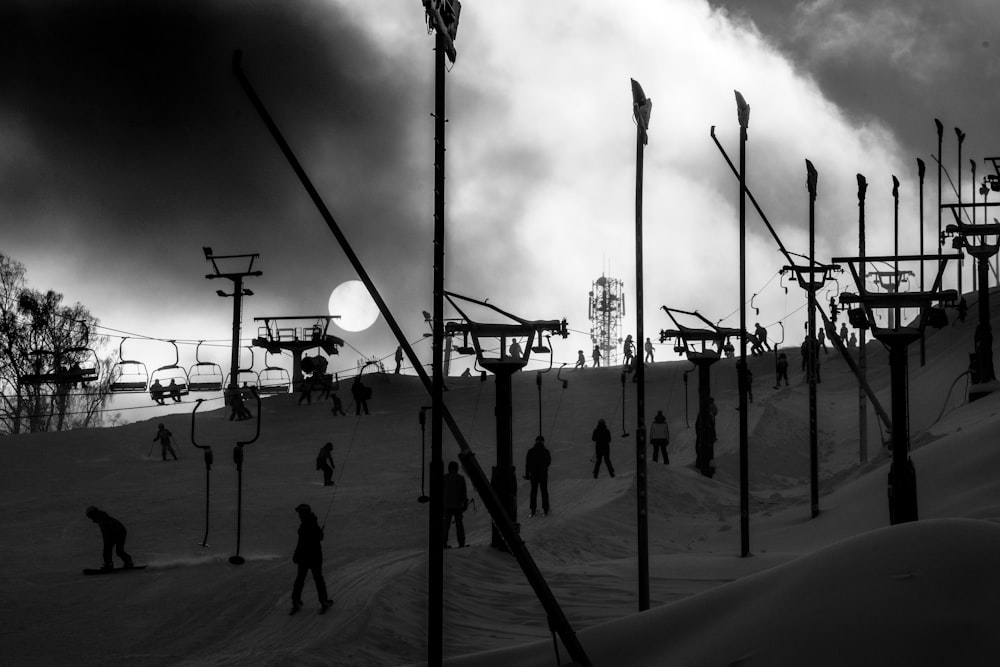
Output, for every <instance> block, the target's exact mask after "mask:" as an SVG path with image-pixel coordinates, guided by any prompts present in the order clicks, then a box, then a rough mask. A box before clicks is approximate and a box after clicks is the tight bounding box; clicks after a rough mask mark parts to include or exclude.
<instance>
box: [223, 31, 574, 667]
mask: <svg viewBox="0 0 1000 667" xmlns="http://www.w3.org/2000/svg"><path fill="white" fill-rule="evenodd" d="M233 73H234V74H235V75H236V78H237V79H238V80H239V82H240V85H241V86H242V87H243V90H244V92H245V93H246V94H247V97H248V98H249V99H250V102H251V103H252V104H253V106H254V109H255V110H256V111H257V114H258V115H259V116H260V119H261V121H262V122H263V123H264V125H265V126H266V127H267V129H268V131H269V132H270V133H271V137H272V138H273V139H274V141H275V143H277V144H278V147H279V148H280V149H281V152H282V154H283V155H284V156H285V159H286V160H287V161H288V164H289V166H290V167H291V168H292V171H294V172H295V175H296V176H297V177H298V179H299V181H300V182H301V183H302V187H303V188H304V189H305V190H306V193H307V194H308V195H309V198H310V199H311V200H312V202H313V204H314V205H315V206H316V210H317V211H318V212H319V214H320V216H321V217H322V218H323V221H324V222H325V223H326V225H327V227H328V228H329V229H330V233H332V234H333V236H334V238H335V239H336V240H337V243H338V245H340V248H341V250H342V251H343V252H344V255H345V256H346V257H347V260H348V262H350V264H351V266H352V267H353V268H354V270H355V271H356V272H357V274H358V277H359V278H360V279H361V282H363V283H364V284H365V287H366V288H367V289H368V293H369V294H370V295H371V297H372V300H373V301H375V304H376V305H377V306H378V309H379V312H380V313H381V314H382V317H383V318H385V321H386V324H387V325H388V326H389V329H390V330H391V331H392V333H393V335H394V336H395V337H396V341H397V342H398V343H399V345H400V346H401V347H402V348H403V352H404V353H406V357H407V359H409V361H410V364H411V365H412V366H413V370H414V371H415V372H416V373H417V376H418V377H419V378H420V381H421V383H422V384H423V385H424V388H425V389H426V390H427V391H428V393H430V394H432V395H433V394H434V393H435V392H434V385H433V382H432V380H431V378H430V377H428V375H427V372H426V370H425V369H424V367H423V365H422V364H421V362H420V359H419V358H418V357H417V354H416V352H414V351H413V346H412V345H410V342H409V340H408V339H407V337H406V336H405V335H404V334H403V330H402V329H401V328H400V326H399V323H398V322H397V321H396V318H395V317H394V316H393V314H392V311H390V310H389V307H388V305H386V303H385V299H383V298H382V294H381V293H380V292H379V291H378V288H377V287H376V286H375V283H374V282H373V281H372V279H371V276H370V275H368V271H367V270H366V269H365V267H364V265H363V264H362V263H361V260H360V258H359V257H358V255H357V253H356V252H354V248H352V247H351V244H350V242H349V241H348V240H347V237H346V236H345V235H344V233H343V231H342V230H341V229H340V225H339V224H337V221H336V219H335V218H334V217H333V214H332V213H330V209H329V208H328V207H327V205H326V203H325V202H324V201H323V198H322V197H320V195H319V192H317V190H316V187H315V186H314V185H313V183H312V181H311V180H310V179H309V176H308V174H306V172H305V169H303V168H302V165H301V164H300V163H299V161H298V159H297V158H296V157H295V154H294V153H293V152H292V149H291V147H290V146H289V145H288V142H287V141H286V140H285V138H284V136H282V134H281V131H280V130H279V129H278V126H277V124H276V123H275V122H274V119H272V118H271V114H270V113H268V111H267V108H266V107H265V106H264V103H263V102H262V101H261V100H260V97H259V96H258V95H257V93H256V91H255V90H254V89H253V86H252V85H251V84H250V81H249V80H248V79H247V77H246V75H245V74H244V72H243V69H242V67H241V53H240V52H239V51H237V52H236V53H235V54H234V57H233ZM439 121H441V125H443V120H442V119H439ZM438 149H439V151H440V154H441V156H442V159H443V155H444V147H443V146H439V147H438ZM442 215H443V206H442ZM441 231H442V236H443V224H442V230H441ZM436 251H437V252H440V253H441V257H442V259H441V262H435V266H436V267H438V266H440V267H443V252H444V251H443V246H440V245H439V247H437V248H436ZM442 270H443V269H442ZM442 285H443V279H442ZM442 292H443V287H442ZM438 322H439V324H441V320H440V319H439V320H438ZM441 330H442V334H443V326H442V327H441ZM439 390H441V391H443V383H442V385H441V386H440V387H439ZM438 402H439V404H440V410H439V411H438V410H435V414H437V413H438V412H440V414H441V416H442V419H443V421H444V423H445V424H446V425H447V426H448V430H449V432H450V433H451V434H452V437H453V438H454V439H455V442H456V444H457V445H458V447H459V450H460V451H461V453H460V454H459V459H460V460H461V462H462V466H463V467H464V468H465V471H466V473H467V474H468V475H469V480H470V481H471V482H472V485H473V487H474V488H475V490H476V493H478V494H479V496H480V498H481V499H482V501H483V504H484V505H485V506H486V509H487V511H489V513H490V517H491V518H492V519H493V521H494V522H495V523H497V524H498V526H499V528H500V530H501V532H502V533H503V534H504V537H505V538H506V539H507V543H508V544H509V545H511V546H512V548H513V551H514V557H515V558H516V559H517V562H518V565H520V566H521V570H522V571H523V572H524V575H525V578H526V579H527V580H528V583H529V584H530V585H531V587H532V590H533V591H534V592H535V595H536V596H537V597H538V600H539V602H540V603H541V605H542V607H543V608H544V609H545V611H546V612H547V613H548V615H549V617H550V618H551V619H552V624H553V626H554V627H555V628H556V629H557V631H558V632H559V637H560V639H562V641H563V645H564V646H566V650H567V651H568V652H569V654H570V656H571V657H572V658H573V660H575V661H576V662H578V663H580V664H581V665H583V666H584V667H587V666H589V665H591V662H590V659H589V658H588V657H587V653H586V651H584V649H583V645H582V644H580V640H579V638H578V637H577V636H576V632H575V631H574V630H573V627H572V625H571V624H570V622H569V619H567V618H566V615H565V614H564V613H563V611H562V608H561V607H560V606H559V602H558V601H557V600H556V598H555V596H554V595H553V593H552V590H551V589H550V588H549V587H548V584H547V583H546V582H545V578H544V577H543V576H542V573H541V571H540V570H539V569H538V566H537V564H536V563H535V561H534V559H532V557H531V554H530V553H529V552H528V549H527V547H526V546H525V545H524V542H523V541H522V540H521V539H520V536H519V535H518V534H517V530H516V528H515V526H514V525H513V524H512V523H511V522H510V521H508V520H507V517H506V516H505V513H504V510H503V506H502V503H501V501H500V499H499V498H498V497H497V495H496V493H494V492H493V488H492V487H491V486H490V484H489V479H488V478H487V476H486V474H485V473H484V472H483V469H482V467H481V466H480V465H479V462H478V461H477V460H476V457H475V453H474V452H473V451H472V450H471V449H470V448H469V443H468V441H467V440H466V439H465V436H464V434H463V433H462V431H461V429H459V427H458V423H457V422H456V421H455V418H454V416H453V415H452V414H451V412H450V411H449V410H448V406H447V405H445V403H444V401H443V400H441V399H440V395H439V398H438ZM432 422H433V419H432ZM434 472H435V470H434V467H433V462H432V469H431V473H432V474H431V490H432V493H433V491H434V490H435V484H436V488H437V489H441V487H442V486H443V484H442V477H443V473H442V470H441V464H440V462H439V463H438V466H437V481H436V482H435V475H434ZM438 497H439V500H438V503H439V505H438V512H437V514H436V516H438V517H439V519H440V520H439V521H438V526H439V527H438V528H435V527H434V524H433V520H432V522H431V528H430V530H431V532H432V533H433V531H434V530H438V531H439V533H438V536H439V538H440V539H439V540H438V541H437V544H439V545H440V548H441V549H443V548H444V519H443V516H442V512H441V504H442V502H443V501H442V500H441V499H440V498H441V493H440V491H438ZM429 504H430V505H432V506H433V501H432V503H429ZM431 515H432V516H434V510H433V509H432V510H431ZM433 541H434V536H433V534H432V536H431V542H433ZM433 555H434V549H433V545H432V548H431V557H429V560H433ZM443 555H444V554H443V552H442V553H441V560H440V561H439V562H440V563H441V565H442V567H443ZM442 579H443V578H442ZM428 597H429V598H430V597H431V593H430V592H429V593H428ZM442 597H443V596H442ZM429 605H430V603H429ZM429 621H430V619H428V622H429Z"/></svg>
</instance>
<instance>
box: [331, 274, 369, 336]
mask: <svg viewBox="0 0 1000 667" xmlns="http://www.w3.org/2000/svg"><path fill="white" fill-rule="evenodd" d="M328 308H329V310H330V314H331V315H340V318H339V319H335V320H334V323H335V324H336V325H337V326H338V327H340V328H341V329H343V330H344V331H364V330H365V329H367V328H368V327H370V326H371V325H372V324H374V323H375V320H377V319H378V315H379V312H378V306H376V305H375V302H374V301H372V297H371V295H370V294H368V290H367V289H365V284H364V283H363V282H361V281H360V280H348V281H346V282H343V283H340V284H339V285H337V287H335V288H334V290H333V291H332V292H331V293H330V302H329V304H328Z"/></svg>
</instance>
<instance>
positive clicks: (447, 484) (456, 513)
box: [444, 461, 469, 549]
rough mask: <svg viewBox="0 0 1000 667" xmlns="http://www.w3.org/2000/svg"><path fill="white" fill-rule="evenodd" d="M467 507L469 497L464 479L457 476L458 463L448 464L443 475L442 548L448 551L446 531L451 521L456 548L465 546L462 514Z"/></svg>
mask: <svg viewBox="0 0 1000 667" xmlns="http://www.w3.org/2000/svg"><path fill="white" fill-rule="evenodd" d="M468 506H469V496H468V494H467V491H466V487H465V477H463V476H462V475H460V474H458V462H457V461H451V462H450V463H448V472H447V473H446V474H445V475H444V548H445V549H448V548H450V546H451V545H449V544H448V531H449V529H450V528H451V520H452V519H454V520H455V537H456V539H458V546H460V547H464V546H465V525H464V524H463V523H462V513H463V512H465V509H466V508H467V507H468Z"/></svg>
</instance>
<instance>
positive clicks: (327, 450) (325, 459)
mask: <svg viewBox="0 0 1000 667" xmlns="http://www.w3.org/2000/svg"><path fill="white" fill-rule="evenodd" d="M336 467H337V466H336V465H334V463H333V443H332V442H328V443H326V444H325V445H323V446H322V447H321V448H320V450H319V454H317V455H316V470H322V471H323V486H333V469H334V468H336Z"/></svg>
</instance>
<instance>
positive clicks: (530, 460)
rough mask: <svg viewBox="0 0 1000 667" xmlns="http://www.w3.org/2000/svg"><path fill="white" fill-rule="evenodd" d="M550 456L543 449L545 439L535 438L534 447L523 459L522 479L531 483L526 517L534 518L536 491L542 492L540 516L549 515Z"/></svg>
mask: <svg viewBox="0 0 1000 667" xmlns="http://www.w3.org/2000/svg"><path fill="white" fill-rule="evenodd" d="M550 465H552V454H551V453H549V450H548V449H546V448H545V438H543V437H542V436H538V437H537V438H535V446H534V447H532V448H531V449H529V450H528V455H527V456H526V457H525V459H524V478H525V479H527V480H529V481H530V482H531V504H530V510H531V511H530V512H529V514H528V516H535V512H536V511H537V509H538V491H539V490H541V492H542V516H547V515H548V513H549V466H550Z"/></svg>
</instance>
